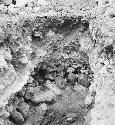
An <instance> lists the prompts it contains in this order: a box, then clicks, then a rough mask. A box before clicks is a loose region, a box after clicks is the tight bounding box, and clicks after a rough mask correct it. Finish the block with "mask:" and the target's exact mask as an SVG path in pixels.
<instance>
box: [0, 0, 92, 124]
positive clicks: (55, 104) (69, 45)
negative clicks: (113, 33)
mask: <svg viewBox="0 0 115 125" xmlns="http://www.w3.org/2000/svg"><path fill="white" fill-rule="evenodd" d="M12 2H14V3H12V4H10V3H7V1H6V2H5V3H4V4H6V3H7V6H8V7H6V9H4V11H3V10H1V13H4V14H5V13H6V15H7V16H10V18H11V19H9V17H8V23H6V22H7V21H6V20H7V19H5V21H4V28H5V29H4V28H3V29H4V31H5V35H6V36H5V38H4V37H2V38H0V39H1V40H2V42H3V43H4V46H7V47H8V49H9V50H6V51H5V52H4V55H3V58H1V59H3V60H2V61H4V64H5V63H6V64H7V63H8V66H9V64H11V65H12V67H13V69H14V70H13V71H15V73H16V81H14V83H13V84H12V85H11V86H8V88H7V89H6V91H5V94H4V95H2V96H0V100H1V102H0V104H2V105H3V103H2V102H4V100H6V99H7V97H9V96H10V95H12V94H13V95H12V96H11V98H10V99H9V102H8V112H9V113H10V116H9V117H8V118H7V120H6V121H7V122H8V121H9V122H11V124H16V125H18V124H19V123H20V124H24V125H25V124H28V125H29V124H30V125H32V124H34V125H38V124H40V125H46V124H50V125H55V124H57V125H64V124H65V125H70V124H74V123H76V124H81V123H82V122H80V121H84V120H83V117H84V115H85V114H86V113H87V111H86V109H82V107H83V106H84V100H85V98H86V95H87V88H88V87H89V86H90V81H88V80H89V76H90V75H91V74H92V73H91V72H90V66H89V67H88V66H87V65H89V58H88V55H87V53H86V51H85V50H84V49H81V50H80V44H79V41H80V40H81V37H83V36H84V34H85V33H86V34H87V32H88V29H89V20H88V19H87V18H85V16H86V15H87V14H85V13H84V12H85V11H87V12H88V14H89V13H90V12H89V11H90V8H87V7H88V6H89V5H88V6H87V3H86V2H83V3H82V1H79V2H77V1H73V2H72V3H71V2H68V1H63V2H62V1H60V2H59V1H57V2H59V3H58V4H59V5H60V4H61V3H62V5H60V6H57V3H56V1H52V3H51V2H50V1H47V2H46V1H42V2H43V3H40V1H31V0H30V1H27V0H26V1H24V2H23V1H18V0H16V1H12ZM37 2H38V3H37ZM92 2H93V0H91V1H89V3H90V6H91V7H92V8H93V5H94V3H92ZM65 3H66V4H65ZM73 3H75V4H74V5H75V6H73ZM91 3H92V4H91ZM14 4H15V5H14ZM85 4H86V5H85ZM72 6H73V7H72ZM86 6H87V7H86ZM3 8H4V6H3ZM64 8H65V9H64ZM68 8H70V10H71V11H72V13H73V10H76V9H77V11H75V12H76V14H75V15H76V16H75V15H74V13H73V14H72V13H71V12H69V9H68ZM49 10H51V11H49ZM41 11H42V12H41ZM59 11H60V12H59ZM66 11H67V12H66ZM79 12H81V13H80V14H79ZM43 13H44V14H43ZM49 13H50V15H51V16H48V15H49ZM57 13H58V14H57ZM60 13H61V15H60ZM52 15H53V16H52ZM73 15H74V16H73ZM89 15H90V14H89ZM12 20H13V21H12ZM10 21H11V22H10ZM2 22H3V21H2ZM2 25H3V24H2ZM1 34H4V32H3V31H2V30H1ZM88 38H89V39H88ZM88 38H87V39H88V40H87V41H88V43H89V42H92V41H90V40H91V37H90V36H89V37H88ZM81 41H83V42H85V41H84V40H81ZM87 41H86V45H89V44H90V43H89V44H88V43H87ZM84 44H85V43H84ZM91 45H92V44H91ZM81 46H82V44H81ZM83 47H85V45H84V46H83ZM85 49H86V50H87V48H85ZM65 55H66V57H65ZM2 61H1V62H2ZM5 61H6V62H5ZM1 66H4V65H1ZM5 66H6V65H5ZM81 74H83V75H84V76H83V77H81V76H80V75H81ZM9 77H10V76H9ZM30 77H31V78H32V80H30ZM1 88H2V86H1ZM8 90H10V91H8ZM12 91H13V92H12ZM7 93H8V94H7ZM5 104H6V103H5ZM86 108H87V107H86ZM74 111H75V112H76V113H78V114H77V116H76V113H75V112H74ZM68 112H69V113H70V112H71V113H70V114H69V115H70V116H71V117H73V119H71V118H70V117H69V116H68V117H69V118H70V119H69V118H68V120H67V117H66V115H67V114H68ZM74 114H75V115H74ZM79 117H80V118H79ZM7 122H6V124H7ZM8 124H10V123H8Z"/></svg>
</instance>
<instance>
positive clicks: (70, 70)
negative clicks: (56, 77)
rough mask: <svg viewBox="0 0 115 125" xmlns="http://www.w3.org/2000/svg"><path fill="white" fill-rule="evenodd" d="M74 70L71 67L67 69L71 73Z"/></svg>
mask: <svg viewBox="0 0 115 125" xmlns="http://www.w3.org/2000/svg"><path fill="white" fill-rule="evenodd" d="M74 71H75V69H74V68H73V67H69V68H68V69H67V72H69V73H72V72H74Z"/></svg>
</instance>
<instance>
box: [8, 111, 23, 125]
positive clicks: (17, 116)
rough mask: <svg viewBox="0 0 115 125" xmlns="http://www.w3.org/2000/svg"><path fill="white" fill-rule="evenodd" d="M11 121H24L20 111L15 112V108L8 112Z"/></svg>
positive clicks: (18, 122) (19, 122)
mask: <svg viewBox="0 0 115 125" xmlns="http://www.w3.org/2000/svg"><path fill="white" fill-rule="evenodd" d="M9 118H10V119H11V121H14V122H15V123H17V124H21V123H23V122H24V118H23V116H22V114H21V113H19V112H17V111H16V109H13V111H12V112H11V113H10V117H9Z"/></svg>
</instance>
